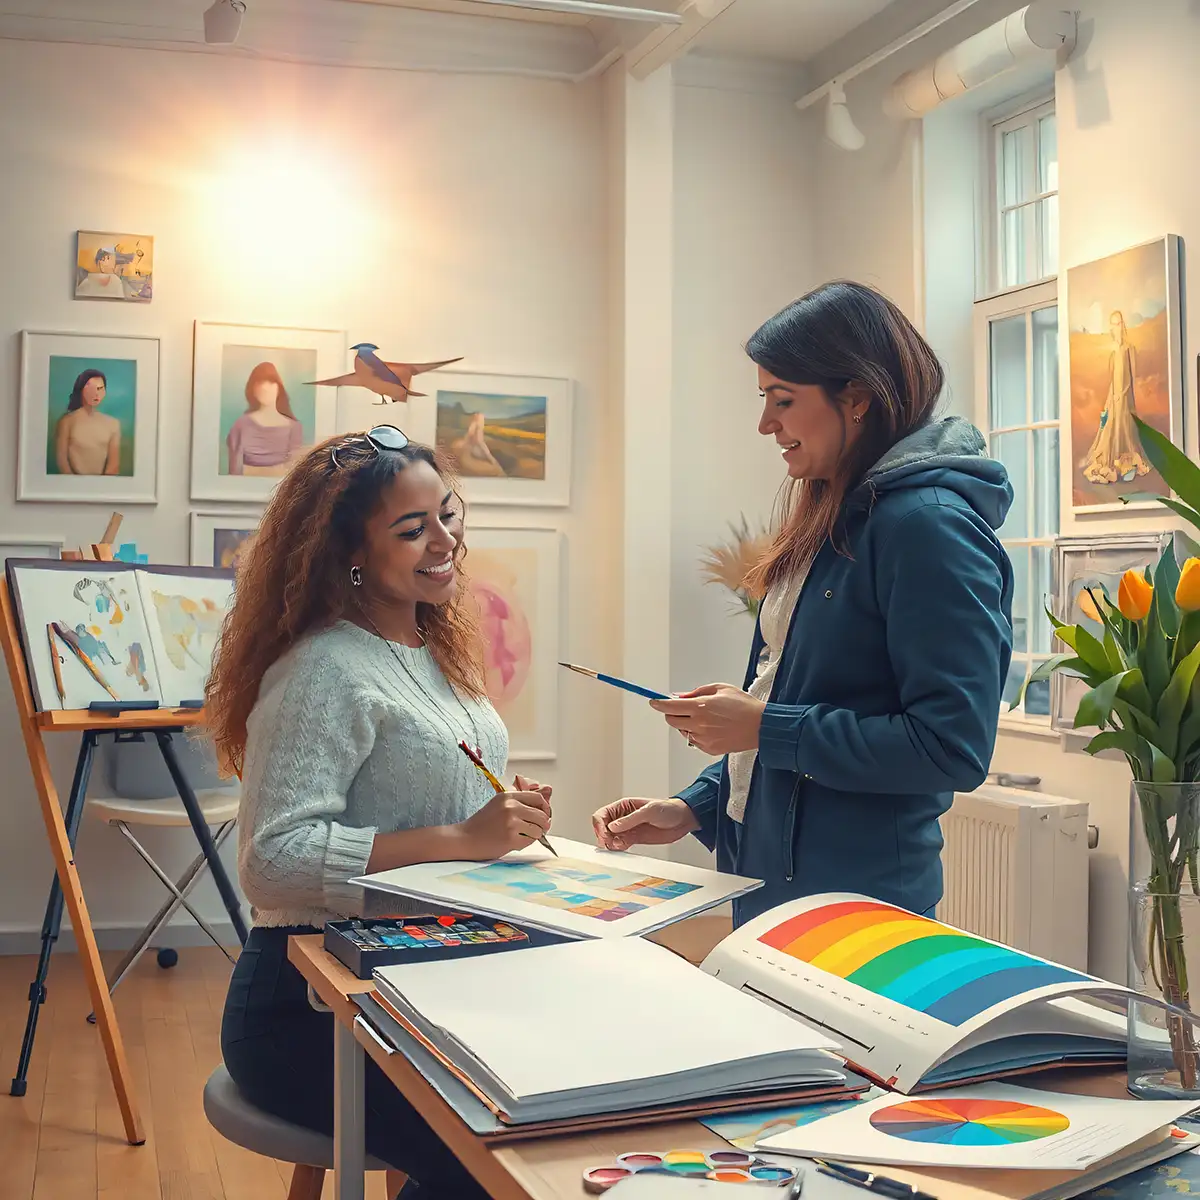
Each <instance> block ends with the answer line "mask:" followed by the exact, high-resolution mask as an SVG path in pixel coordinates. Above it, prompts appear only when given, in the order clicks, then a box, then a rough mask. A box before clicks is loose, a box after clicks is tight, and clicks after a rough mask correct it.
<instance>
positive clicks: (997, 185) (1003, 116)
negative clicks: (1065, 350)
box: [982, 92, 1058, 296]
mask: <svg viewBox="0 0 1200 1200" xmlns="http://www.w3.org/2000/svg"><path fill="white" fill-rule="evenodd" d="M1054 112H1055V103H1054V96H1053V94H1050V95H1047V94H1046V93H1044V92H1039V93H1038V94H1037V96H1036V97H1030V96H1026V97H1024V98H1023V99H1021V100H1017V101H1013V102H1012V103H1010V104H1008V105H1007V106H1006V107H1004V108H1002V109H998V110H993V111H992V112H990V113H988V114H986V115H985V116H984V118H983V120H984V137H983V139H982V140H983V146H984V154H985V171H984V178H985V183H986V197H987V201H986V212H985V214H984V216H985V219H984V227H985V242H986V247H985V249H986V259H987V261H986V269H985V272H984V277H985V280H986V286H985V289H984V294H985V296H995V295H1001V294H1003V293H1004V291H1006V290H1020V289H1021V288H1026V287H1032V286H1034V285H1035V284H1037V283H1041V282H1044V281H1045V280H1047V279H1055V278H1057V274H1058V266H1057V263H1056V264H1055V265H1054V270H1053V271H1050V272H1048V273H1043V274H1040V275H1039V274H1038V273H1037V256H1038V255H1039V253H1040V247H1041V244H1042V219H1043V214H1044V212H1045V205H1044V204H1042V203H1041V201H1044V200H1048V199H1049V198H1050V197H1051V196H1057V195H1058V189H1057V187H1056V188H1053V189H1050V190H1048V191H1044V192H1035V194H1033V195H1031V196H1030V197H1029V199H1028V200H1024V201H1021V202H1020V203H1019V204H1014V205H1006V204H1004V202H1003V197H1004V190H1003V178H1002V175H1003V156H1002V147H1003V138H1004V134H1005V133H1009V132H1011V131H1012V130H1014V129H1019V128H1022V127H1028V128H1029V130H1030V136H1029V139H1028V142H1029V145H1028V149H1027V158H1026V163H1025V169H1026V170H1027V171H1028V172H1029V173H1030V175H1029V177H1030V178H1031V179H1033V180H1034V181H1035V186H1036V180H1037V168H1038V150H1039V137H1040V135H1039V132H1038V122H1039V121H1040V120H1041V119H1042V117H1045V116H1048V115H1050V114H1051V113H1054ZM1031 206H1033V211H1034V214H1035V222H1034V236H1033V237H1032V238H1031V239H1030V240H1029V243H1028V245H1027V246H1026V250H1025V253H1026V258H1027V269H1028V272H1029V282H1028V283H1023V284H1019V285H1017V286H1016V288H1011V287H1009V286H1008V285H1005V283H1004V282H1003V281H1004V267H1003V253H1004V239H1003V236H1002V234H1003V222H1004V214H1005V213H1007V212H1010V211H1019V210H1021V209H1022V208H1029V207H1031Z"/></svg>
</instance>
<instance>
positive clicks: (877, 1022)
mask: <svg viewBox="0 0 1200 1200" xmlns="http://www.w3.org/2000/svg"><path fill="white" fill-rule="evenodd" d="M704 967H705V970H707V971H709V972H710V973H711V974H714V975H717V976H718V978H721V979H723V980H725V981H726V982H727V983H730V984H732V985H733V986H734V987H739V988H742V989H744V990H746V991H749V992H751V993H752V994H755V995H757V996H758V997H759V998H760V999H762V1000H765V1001H767V1002H768V1003H771V1004H773V1005H775V1006H776V1007H782V1008H784V1009H786V1010H788V1011H790V1012H792V1013H793V1014H794V1015H795V1016H796V1017H798V1018H799V1019H801V1020H805V1021H807V1022H809V1023H810V1024H812V1025H813V1026H814V1027H815V1028H819V1029H823V1030H825V1031H826V1032H828V1033H830V1034H832V1035H833V1036H834V1037H836V1038H837V1039H838V1040H839V1042H840V1043H841V1044H842V1047H843V1053H844V1054H845V1056H846V1058H847V1060H848V1061H849V1062H850V1063H851V1065H853V1066H854V1067H856V1068H858V1069H859V1070H861V1071H862V1072H863V1073H864V1074H867V1075H869V1076H871V1077H872V1078H874V1079H876V1080H877V1081H878V1082H880V1083H882V1084H885V1085H886V1086H888V1087H890V1088H893V1089H895V1090H898V1091H901V1092H908V1093H912V1092H917V1091H924V1090H928V1089H931V1088H942V1087H951V1086H956V1085H959V1084H964V1083H971V1082H975V1081H978V1080H983V1079H988V1078H996V1077H998V1076H1002V1075H1009V1074H1017V1073H1021V1072H1024V1071H1028V1070H1030V1069H1032V1068H1035V1067H1038V1066H1044V1065H1055V1064H1061V1065H1070V1064H1081V1065H1098V1064H1111V1063H1115V1062H1121V1061H1123V1059H1124V1056H1125V1038H1126V1033H1125V1017H1124V1013H1123V1011H1116V1009H1117V1008H1119V1007H1120V1006H1122V1005H1123V1004H1124V1002H1125V998H1126V997H1127V996H1128V995H1129V992H1128V990H1127V989H1125V988H1121V987H1118V986H1116V985H1114V984H1109V983H1106V982H1104V981H1102V980H1099V979H1096V978H1094V977H1092V976H1090V975H1085V974H1083V973H1082V972H1080V971H1076V970H1073V969H1071V968H1069V967H1065V966H1061V965H1059V964H1057V963H1052V962H1048V961H1046V960H1045V959H1041V958H1038V957H1036V956H1034V955H1031V954H1027V953H1025V952H1023V951H1020V950H1015V949H1013V948H1012V947H1010V946H1004V945H1001V944H999V943H997V942H991V941H988V940H987V939H986V938H981V937H977V936H975V935H973V934H969V933H965V932H963V931H962V930H959V929H955V928H953V927H951V926H949V925H945V924H943V923H941V922H940V921H935V920H932V919H930V918H928V917H923V916H918V915H916V914H914V913H911V912H907V911H905V910H904V909H902V908H898V907H896V906H895V905H891V904H884V903H881V902H880V901H877V900H872V899H869V898H868V897H865V896H856V895H846V894H827V895H822V896H810V897H806V898H805V899H803V900H797V901H794V902H792V903H789V904H785V905H780V906H779V907H778V908H774V909H771V910H770V911H769V912H766V913H763V914H762V915H761V916H759V917H757V918H755V919H754V920H752V921H750V922H748V923H747V924H746V925H744V926H742V927H741V928H740V929H738V930H737V931H735V932H734V933H733V934H731V935H730V936H729V937H727V938H726V939H725V940H724V941H722V942H721V943H720V945H718V946H717V947H716V948H715V949H714V950H713V951H712V953H711V954H710V955H709V957H708V959H707V960H706V961H705V964H704ZM1104 1005H1107V1006H1108V1007H1104Z"/></svg>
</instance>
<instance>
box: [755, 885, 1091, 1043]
mask: <svg viewBox="0 0 1200 1200" xmlns="http://www.w3.org/2000/svg"><path fill="white" fill-rule="evenodd" d="M758 940H759V941H760V942H761V943H762V944H763V945H765V946H770V947H772V949H775V950H778V951H780V952H781V953H783V954H786V955H787V956H788V957H789V958H796V959H799V960H800V961H801V962H806V963H809V964H810V965H811V966H814V967H816V968H817V969H818V970H821V971H826V972H828V973H829V974H830V975H836V976H837V977H838V978H839V979H845V980H846V981H847V982H849V983H853V984H856V985H857V986H858V987H861V988H865V989H866V990H867V991H868V992H872V993H874V994H875V995H876V996H882V997H883V998H884V999H887V1000H892V1001H894V1002H895V1003H897V1004H902V1005H904V1006H905V1007H906V1008H911V1009H915V1010H916V1011H917V1012H921V1013H924V1014H925V1015H926V1016H929V1017H933V1018H934V1019H935V1020H938V1021H944V1022H945V1023H946V1024H947V1025H964V1024H966V1022H968V1021H970V1020H971V1019H972V1018H973V1017H977V1016H979V1015H980V1013H984V1012H987V1010H988V1009H989V1008H993V1007H995V1006H996V1005H998V1004H1003V1003H1004V1002H1005V1001H1006V1000H1009V999H1011V998H1012V997H1014V996H1019V995H1021V994H1022V993H1023V992H1028V991H1032V990H1033V989H1035V988H1041V987H1048V986H1050V985H1052V984H1056V983H1083V984H1087V983H1091V982H1094V981H1093V980H1092V979H1091V977H1090V976H1088V975H1081V974H1080V973H1079V972H1078V971H1070V970H1068V969H1067V968H1066V967H1059V966H1055V965H1054V964H1053V963H1048V962H1044V961H1043V960H1042V959H1040V958H1032V957H1030V956H1029V955H1028V954H1022V953H1021V952H1020V951H1019V950H1013V949H1011V948H1010V947H1008V946H1000V945H997V944H996V943H995V942H988V941H984V939H983V938H978V937H974V936H972V935H971V934H968V933H959V932H958V930H956V929H952V928H950V927H949V926H948V925H942V924H940V923H939V922H938V921H932V920H930V919H929V918H928V917H918V916H914V915H913V914H912V913H910V912H905V911H904V909H901V908H893V907H892V906H891V905H889V904H880V903H879V902H878V901H876V900H843V901H841V902H840V903H837V904H828V905H825V906H824V907H822V908H819V909H815V910H813V911H811V912H806V913H801V914H799V915H798V916H795V917H792V918H790V919H789V920H786V921H783V922H781V923H780V924H779V925H776V926H775V927H774V928H772V929H769V930H767V932H766V933H764V934H762V935H761V936H760V937H759V939H758Z"/></svg>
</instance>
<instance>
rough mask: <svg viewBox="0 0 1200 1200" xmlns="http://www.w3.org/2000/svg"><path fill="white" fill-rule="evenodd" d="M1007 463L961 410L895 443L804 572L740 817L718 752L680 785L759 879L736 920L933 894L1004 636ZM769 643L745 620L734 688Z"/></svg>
mask: <svg viewBox="0 0 1200 1200" xmlns="http://www.w3.org/2000/svg"><path fill="white" fill-rule="evenodd" d="M1012 496H1013V493H1012V488H1011V486H1010V485H1009V482H1008V475H1007V473H1006V471H1005V469H1004V467H1003V466H1002V465H1001V464H1000V463H998V462H996V461H994V460H993V459H990V458H988V457H987V455H986V453H985V450H984V441H983V437H982V435H981V434H980V433H979V431H978V430H977V429H976V428H975V427H974V426H973V425H971V424H969V423H968V422H966V421H963V420H961V419H960V418H957V417H950V418H947V419H945V420H939V421H932V422H930V423H929V424H927V425H924V426H922V427H921V428H920V429H918V430H916V431H915V432H913V433H912V434H910V435H909V436H908V437H906V438H904V439H903V440H901V441H900V442H898V443H897V444H896V445H895V446H894V447H893V448H892V449H891V450H890V451H889V452H888V453H887V455H885V456H884V458H883V459H881V460H880V462H879V463H878V464H877V465H876V466H875V467H874V468H873V469H872V470H871V471H870V472H869V473H868V475H867V477H866V478H865V480H864V481H863V483H862V484H860V485H859V487H858V488H856V489H855V490H854V491H853V492H852V493H851V494H850V495H849V496H848V497H847V499H846V502H845V505H844V508H843V514H842V520H843V526H842V528H843V529H844V537H845V547H846V549H847V550H848V552H849V553H848V555H847V554H840V553H838V551H837V550H836V549H835V548H834V546H833V545H832V544H831V543H830V542H828V541H827V542H826V543H825V545H824V546H823V547H822V548H821V549H820V551H819V552H818V553H817V556H816V558H815V559H814V560H813V563H812V566H811V568H810V570H809V572H808V575H807V577H806V579H805V581H804V586H803V588H802V590H801V592H800V598H799V600H798V601H797V603H796V608H795V611H794V613H793V615H792V620H791V626H790V628H789V631H788V636H787V641H786V644H785V646H784V650H783V656H782V658H781V660H780V663H779V668H778V671H777V673H776V676H775V681H774V685H773V687H772V690H771V695H770V698H769V701H768V703H767V707H766V711H765V713H764V714H763V719H762V727H761V730H760V733H759V744H758V757H757V762H756V763H755V766H754V771H753V774H752V776H751V782H750V792H749V795H748V797H747V801H746V811H745V816H744V820H743V823H742V824H740V825H739V824H738V823H737V822H735V821H733V820H732V819H731V818H730V817H729V816H728V815H727V813H726V811H725V809H726V804H727V800H728V796H729V773H728V770H727V769H726V765H725V761H724V760H721V761H719V762H715V763H712V764H711V765H710V766H709V767H707V768H706V769H705V770H704V772H703V773H702V774H701V775H700V777H699V778H698V779H697V780H696V782H695V783H693V784H692V785H691V786H690V787H688V788H687V789H686V790H685V791H683V792H682V793H680V798H681V799H683V800H685V801H686V802H687V804H688V805H689V806H690V807H691V809H692V810H693V812H694V813H695V815H696V817H697V819H698V820H699V821H700V829H699V831H698V832H697V835H696V836H697V837H698V838H699V839H700V841H702V842H703V843H704V844H705V845H706V846H707V847H708V848H709V849H710V850H713V849H715V850H716V852H717V866H718V868H719V869H720V870H722V871H733V872H736V873H738V874H742V875H750V876H754V877H756V878H760V879H764V880H766V886H765V887H763V888H760V889H759V890H757V891H755V892H751V893H750V894H749V895H748V896H746V897H744V898H743V899H741V900H740V901H738V902H737V903H736V904H735V909H734V918H735V921H736V922H737V924H741V923H742V922H744V921H748V920H750V919H751V918H752V917H755V916H757V915H758V914H759V913H761V912H763V911H765V910H766V909H768V908H773V907H774V906H775V905H777V904H782V903H784V902H785V901H787V900H791V899H795V898H796V897H797V896H806V895H813V894H815V893H818V892H826V891H844V892H861V893H864V894H866V895H868V896H873V897H875V898H876V899H879V900H883V901H886V902H889V903H893V904H897V905H900V906H901V907H902V908H906V909H909V910H910V911H913V912H924V911H925V910H926V909H929V908H931V907H932V906H933V905H934V904H936V903H937V902H938V900H940V899H941V895H942V865H941V849H942V836H941V830H940V828H939V826H938V817H939V816H940V815H941V814H942V813H944V812H945V811H946V809H947V808H949V806H950V804H951V801H952V799H953V793H954V792H956V791H969V790H971V789H973V788H976V787H978V786H979V784H981V783H982V782H983V781H984V779H985V778H986V776H987V772H988V767H989V764H990V762H991V756H992V750H993V747H994V744H995V739H996V724H997V720H998V718H999V715H1000V703H1001V692H1002V689H1003V686H1004V681H1005V678H1006V676H1007V674H1008V667H1009V660H1010V657H1011V653H1012V617H1011V610H1012V592H1013V579H1012V567H1011V564H1010V563H1009V559H1008V555H1007V554H1006V553H1005V551H1004V548H1003V547H1002V546H1001V545H1000V542H999V540H998V539H997V537H996V533H995V531H996V530H997V529H999V527H1000V525H1001V524H1002V523H1003V521H1004V518H1005V515H1006V514H1007V512H1008V509H1009V506H1010V505H1011V503H1012ZM762 652H763V638H762V631H761V628H758V629H756V630H755V635H754V643H753V646H752V648H751V651H750V666H749V668H748V670H747V672H746V679H745V682H744V684H743V686H744V687H747V688H748V687H749V686H750V684H751V682H753V680H754V677H755V665H756V664H757V663H758V661H759V658H760V655H761V654H762Z"/></svg>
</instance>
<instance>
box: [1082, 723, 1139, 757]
mask: <svg viewBox="0 0 1200 1200" xmlns="http://www.w3.org/2000/svg"><path fill="white" fill-rule="evenodd" d="M1141 740H1142V739H1141V738H1139V737H1138V736H1137V734H1136V733H1132V732H1130V730H1128V729H1106V730H1105V731H1104V732H1103V733H1098V734H1096V736H1095V737H1094V738H1092V740H1091V741H1090V742H1088V744H1087V745H1086V746H1084V750H1085V751H1086V752H1087V753H1088V754H1099V753H1100V752H1101V751H1102V750H1120V751H1121V753H1122V754H1124V755H1126V756H1128V757H1130V758H1138V757H1139V756H1140V753H1141V750H1142V747H1141V746H1140V745H1139V743H1140V742H1141Z"/></svg>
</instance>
